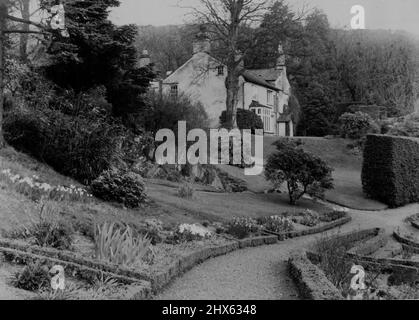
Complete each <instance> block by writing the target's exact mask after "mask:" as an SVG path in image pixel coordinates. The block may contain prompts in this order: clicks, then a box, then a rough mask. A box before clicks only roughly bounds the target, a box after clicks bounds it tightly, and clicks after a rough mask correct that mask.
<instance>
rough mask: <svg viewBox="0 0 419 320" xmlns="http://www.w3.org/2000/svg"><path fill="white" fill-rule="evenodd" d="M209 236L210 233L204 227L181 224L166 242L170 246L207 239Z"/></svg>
mask: <svg viewBox="0 0 419 320" xmlns="http://www.w3.org/2000/svg"><path fill="white" fill-rule="evenodd" d="M211 236H212V233H211V232H210V231H209V230H208V229H206V228H205V227H202V226H200V225H197V224H182V225H180V226H179V227H178V228H177V230H176V231H175V232H174V234H173V235H172V236H171V237H169V238H168V239H167V241H166V242H167V243H171V244H179V243H184V242H191V241H197V240H203V239H208V238H210V237H211Z"/></svg>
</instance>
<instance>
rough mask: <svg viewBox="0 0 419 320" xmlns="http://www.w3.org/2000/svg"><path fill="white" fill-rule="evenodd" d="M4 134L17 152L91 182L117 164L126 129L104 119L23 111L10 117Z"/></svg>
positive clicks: (81, 180)
mask: <svg viewBox="0 0 419 320" xmlns="http://www.w3.org/2000/svg"><path fill="white" fill-rule="evenodd" d="M4 131H5V138H6V141H7V142H8V143H9V144H10V145H12V146H14V147H15V148H16V149H18V150H20V151H25V152H27V153H29V154H31V155H32V156H34V157H35V158H37V159H39V160H42V161H45V162H46V163H48V164H49V165H50V166H52V167H53V168H54V169H55V170H56V171H58V172H60V173H62V174H64V175H67V176H71V177H73V178H75V179H77V180H79V181H80V182H82V183H89V182H91V181H92V180H94V179H96V178H97V177H98V176H99V174H100V173H101V172H102V171H104V170H107V169H108V168H110V166H111V164H112V163H113V162H116V161H117V159H118V156H119V154H118V141H119V140H120V139H121V131H122V128H121V127H120V126H119V125H118V124H116V123H109V122H107V121H105V120H104V119H100V118H98V119H95V120H92V119H91V118H89V117H73V116H69V115H66V114H64V113H62V112H60V111H57V110H51V109H45V110H39V109H31V108H19V109H15V110H13V111H12V112H10V113H9V114H8V115H7V117H6V119H5V124H4Z"/></svg>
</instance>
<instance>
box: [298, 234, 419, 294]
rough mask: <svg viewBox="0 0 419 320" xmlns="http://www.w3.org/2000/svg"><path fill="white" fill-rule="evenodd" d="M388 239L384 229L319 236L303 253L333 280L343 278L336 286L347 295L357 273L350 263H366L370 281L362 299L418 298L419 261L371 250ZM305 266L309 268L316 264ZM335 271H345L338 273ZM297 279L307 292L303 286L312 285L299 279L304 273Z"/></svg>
mask: <svg viewBox="0 0 419 320" xmlns="http://www.w3.org/2000/svg"><path fill="white" fill-rule="evenodd" d="M388 240H389V238H388V236H387V235H386V234H385V231H384V230H383V229H369V230H363V231H358V232H350V233H347V234H343V235H339V236H335V237H331V238H329V239H325V240H320V241H319V242H318V243H316V244H315V245H314V246H313V248H312V249H310V250H309V251H307V252H305V253H304V254H305V256H306V257H307V260H309V262H307V260H305V263H311V264H312V265H316V266H317V267H319V268H320V269H322V271H323V272H324V274H325V275H326V277H327V278H328V279H329V281H331V282H332V283H335V282H336V281H337V279H342V280H343V281H344V282H343V283H341V284H340V286H339V288H337V287H336V286H335V285H334V287H335V288H336V289H337V290H339V291H340V292H341V295H343V296H345V297H346V296H347V295H348V294H351V290H350V287H349V283H348V282H349V280H350V279H351V278H352V277H353V276H354V274H350V270H351V266H353V265H354V264H355V265H360V266H363V267H364V268H365V270H366V271H367V278H366V279H365V281H366V283H367V284H368V285H367V289H366V290H363V291H361V292H362V294H363V295H364V296H363V297H361V298H362V299H373V300H383V299H413V298H418V297H419V291H418V290H417V287H416V285H415V283H416V281H417V280H418V279H419V263H418V262H415V261H410V260H404V259H394V258H375V257H373V256H371V254H373V253H374V252H376V251H377V250H379V249H380V248H383V247H384V246H385V245H386V244H387V242H388ZM332 251H333V252H332ZM324 259H326V260H324ZM332 264H333V265H332ZM306 268H308V270H310V268H313V267H312V266H310V267H306ZM327 270H328V271H327ZM336 272H341V273H343V274H340V275H339V274H336ZM329 273H330V274H329ZM368 276H369V278H368ZM294 278H295V277H294ZM295 281H296V282H297V284H298V285H299V288H303V289H302V294H303V295H304V294H306V293H305V291H304V287H305V286H309V285H310V281H305V283H304V284H303V285H302V284H299V283H298V282H301V281H302V280H301V277H300V278H298V279H295ZM307 282H308V284H307ZM309 298H310V299H322V296H317V297H315V296H311V297H309Z"/></svg>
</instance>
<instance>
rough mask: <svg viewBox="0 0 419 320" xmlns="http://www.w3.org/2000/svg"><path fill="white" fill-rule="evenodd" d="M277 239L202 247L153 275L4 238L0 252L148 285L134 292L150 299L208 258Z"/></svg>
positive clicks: (23, 261) (266, 237) (250, 240)
mask: <svg viewBox="0 0 419 320" xmlns="http://www.w3.org/2000/svg"><path fill="white" fill-rule="evenodd" d="M277 242H278V238H277V237H276V236H272V235H269V236H261V237H254V238H247V239H243V240H234V241H230V242H229V243H226V244H225V245H221V246H208V247H204V248H202V249H200V250H197V251H195V252H193V253H191V254H189V255H187V256H184V257H182V258H180V259H178V260H177V261H175V262H174V263H172V264H171V265H170V266H169V267H167V268H166V269H165V270H163V271H161V272H159V273H157V274H155V275H153V276H148V275H145V274H143V273H141V272H137V271H135V270H134V269H128V268H122V267H119V266H117V265H111V264H107V263H103V262H100V261H94V260H92V259H87V258H84V257H81V256H78V255H76V254H74V253H71V252H65V251H59V250H55V249H51V248H41V247H37V246H31V245H29V244H26V243H22V242H17V241H10V240H6V239H0V252H3V253H5V254H6V255H11V256H13V257H14V258H16V260H17V261H19V259H20V260H21V261H20V262H21V263H25V262H27V261H28V260H29V261H45V262H50V263H51V262H52V263H54V264H64V265H65V266H67V267H70V269H71V270H73V271H77V272H80V273H81V274H83V272H84V271H86V272H87V271H89V272H90V273H92V272H93V273H95V274H98V273H104V274H107V275H110V276H112V277H113V278H116V279H118V280H119V279H121V280H123V281H124V280H125V281H132V282H142V283H144V284H149V287H147V288H146V289H144V292H143V293H142V294H141V295H140V294H136V296H137V297H138V298H142V299H147V298H150V296H151V294H152V293H158V292H159V291H160V290H162V289H163V288H164V287H165V286H167V285H168V284H169V283H170V282H172V281H173V280H174V279H175V278H176V277H178V276H179V275H181V274H183V273H184V272H186V271H188V270H190V269H192V268H193V267H195V266H196V265H198V264H200V263H202V262H204V261H206V260H208V259H210V258H215V257H218V256H222V255H225V254H227V253H230V252H232V251H236V250H239V249H244V248H248V247H258V246H262V245H271V244H275V243H277Z"/></svg>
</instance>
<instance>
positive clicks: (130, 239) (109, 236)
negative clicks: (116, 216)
mask: <svg viewBox="0 0 419 320" xmlns="http://www.w3.org/2000/svg"><path fill="white" fill-rule="evenodd" d="M150 246H151V240H150V239H149V238H148V237H147V236H137V237H135V236H134V233H133V231H132V229H131V228H130V227H128V226H127V227H126V228H125V230H121V229H118V228H116V224H115V223H111V224H108V223H104V224H103V225H101V226H97V228H96V233H95V247H96V258H97V259H99V260H102V261H106V262H110V263H114V264H117V265H123V266H132V265H133V264H135V263H137V262H141V260H142V259H144V258H145V257H146V255H147V254H149V251H150Z"/></svg>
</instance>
